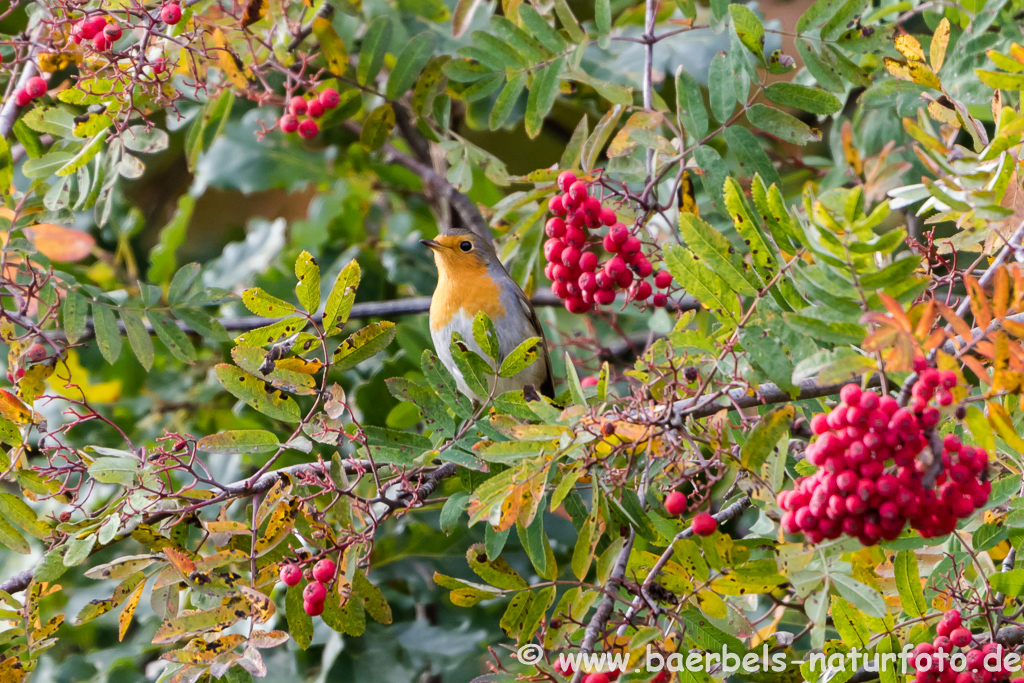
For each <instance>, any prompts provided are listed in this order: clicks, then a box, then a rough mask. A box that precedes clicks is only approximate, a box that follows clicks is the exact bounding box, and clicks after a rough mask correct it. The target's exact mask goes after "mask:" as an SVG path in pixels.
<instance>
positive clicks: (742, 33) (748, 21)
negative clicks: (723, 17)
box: [729, 3, 765, 65]
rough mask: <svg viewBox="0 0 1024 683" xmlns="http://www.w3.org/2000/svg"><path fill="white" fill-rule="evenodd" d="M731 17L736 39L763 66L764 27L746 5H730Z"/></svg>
mask: <svg viewBox="0 0 1024 683" xmlns="http://www.w3.org/2000/svg"><path fill="white" fill-rule="evenodd" d="M729 16H730V17H731V18H732V28H733V30H734V31H736V37H737V38H739V39H740V42H741V43H743V47H745V48H747V49H748V50H750V52H751V53H752V54H753V55H754V56H755V57H757V60H758V61H759V62H761V64H762V65H764V64H765V60H764V26H762V25H761V20H760V19H758V18H757V15H755V14H754V13H753V12H752V11H750V9H749V8H748V7H747V6H746V5H740V4H736V3H733V4H730V5H729Z"/></svg>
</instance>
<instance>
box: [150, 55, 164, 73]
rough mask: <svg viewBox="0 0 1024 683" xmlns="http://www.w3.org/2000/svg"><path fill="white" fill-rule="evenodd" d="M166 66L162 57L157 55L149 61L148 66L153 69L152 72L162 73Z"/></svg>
mask: <svg viewBox="0 0 1024 683" xmlns="http://www.w3.org/2000/svg"><path fill="white" fill-rule="evenodd" d="M166 67H167V63H166V62H165V61H164V58H163V57H157V58H156V59H154V60H153V61H152V62H151V63H150V68H151V69H153V73H154V74H162V73H163V72H164V69H165V68H166Z"/></svg>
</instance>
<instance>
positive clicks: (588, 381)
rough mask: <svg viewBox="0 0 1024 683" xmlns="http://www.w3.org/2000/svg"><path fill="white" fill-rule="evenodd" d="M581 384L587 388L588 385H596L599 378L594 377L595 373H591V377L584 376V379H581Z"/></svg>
mask: <svg viewBox="0 0 1024 683" xmlns="http://www.w3.org/2000/svg"><path fill="white" fill-rule="evenodd" d="M580 386H581V387H583V388H584V389H586V388H587V387H596V386H597V378H596V377H594V376H593V375H590V376H589V377H584V378H583V379H581V380H580Z"/></svg>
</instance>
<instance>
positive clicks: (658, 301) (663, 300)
mask: <svg viewBox="0 0 1024 683" xmlns="http://www.w3.org/2000/svg"><path fill="white" fill-rule="evenodd" d="M651 303H652V304H654V305H655V307H657V308H665V307H666V306H668V295H666V294H662V293H661V292H658V293H657V294H655V295H654V296H653V297H652V298H651Z"/></svg>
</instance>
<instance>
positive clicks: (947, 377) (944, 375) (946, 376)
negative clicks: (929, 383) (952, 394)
mask: <svg viewBox="0 0 1024 683" xmlns="http://www.w3.org/2000/svg"><path fill="white" fill-rule="evenodd" d="M956 383H957V379H956V373H955V372H953V371H952V370H943V371H942V372H940V373H939V384H940V385H941V386H942V387H943V388H944V389H952V388H953V387H955V386H956Z"/></svg>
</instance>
